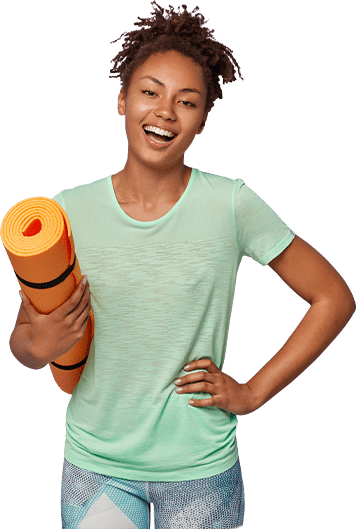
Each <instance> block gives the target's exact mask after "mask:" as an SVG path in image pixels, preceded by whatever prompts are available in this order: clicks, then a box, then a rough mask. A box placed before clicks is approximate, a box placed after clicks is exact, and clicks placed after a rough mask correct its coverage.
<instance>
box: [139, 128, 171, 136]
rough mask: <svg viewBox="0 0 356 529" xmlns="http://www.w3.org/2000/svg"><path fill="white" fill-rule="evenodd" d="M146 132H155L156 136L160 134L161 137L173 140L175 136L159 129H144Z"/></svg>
mask: <svg viewBox="0 0 356 529" xmlns="http://www.w3.org/2000/svg"><path fill="white" fill-rule="evenodd" d="M143 128H144V130H147V131H148V132H155V133H156V134H159V135H160V136H168V138H173V136H175V134H174V132H168V130H163V129H159V128H157V127H151V126H147V127H143Z"/></svg>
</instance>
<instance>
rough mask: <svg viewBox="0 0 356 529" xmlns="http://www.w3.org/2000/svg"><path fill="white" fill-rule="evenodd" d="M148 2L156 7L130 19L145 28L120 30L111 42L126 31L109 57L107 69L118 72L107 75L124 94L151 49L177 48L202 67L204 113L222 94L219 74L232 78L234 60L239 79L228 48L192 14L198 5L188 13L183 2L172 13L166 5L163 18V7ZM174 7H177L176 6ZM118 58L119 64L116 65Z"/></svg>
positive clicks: (156, 50)
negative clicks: (119, 47) (110, 64)
mask: <svg viewBox="0 0 356 529" xmlns="http://www.w3.org/2000/svg"><path fill="white" fill-rule="evenodd" d="M151 4H152V5H153V4H156V6H157V8H158V9H155V7H154V11H152V13H151V14H154V16H153V17H152V18H146V19H145V18H141V17H138V18H139V20H140V21H141V22H135V23H134V25H135V26H147V27H146V28H145V27H142V28H141V29H139V30H134V31H131V32H129V33H126V32H125V33H122V35H120V37H119V38H118V39H116V40H114V41H112V42H111V44H113V43H114V42H117V41H118V40H120V39H121V37H122V36H123V35H126V38H125V43H124V44H123V46H122V48H123V49H122V51H121V52H119V53H118V54H117V55H116V57H115V58H114V59H112V60H111V62H114V67H113V68H112V69H111V70H110V73H118V75H109V77H120V78H121V85H122V91H123V94H124V96H125V97H126V95H127V91H128V88H129V85H130V80H131V77H132V74H133V72H134V70H135V69H136V68H137V67H138V66H139V65H140V64H142V63H143V62H145V60H146V59H148V57H149V56H150V55H152V54H154V53H159V52H161V53H163V52H165V51H171V50H174V51H177V52H179V53H181V54H182V55H185V56H186V57H190V58H192V59H193V60H194V62H195V63H196V64H198V65H200V66H201V67H202V68H203V77H204V82H205V84H206V87H207V100H206V104H205V111H204V114H206V115H207V114H208V113H209V112H210V110H211V109H212V108H213V106H214V101H215V100H216V99H217V98H219V99H222V97H223V96H222V91H221V88H220V84H219V76H221V77H222V79H223V83H224V84H225V83H230V82H232V81H235V80H236V77H235V72H236V69H235V67H234V64H235V65H236V66H237V69H238V73H239V77H240V78H241V79H242V80H243V78H242V77H241V73H240V67H239V65H238V64H237V62H236V60H235V58H234V57H233V55H232V50H230V48H228V47H227V46H224V45H223V44H221V43H220V42H217V41H216V40H215V39H214V37H212V33H213V32H214V30H209V29H207V28H203V27H202V26H203V24H205V23H206V21H205V18H204V16H203V15H202V14H201V13H197V14H196V15H195V16H192V15H193V13H195V11H196V10H197V9H199V7H198V6H197V7H196V8H195V9H194V10H193V11H192V12H191V13H189V12H188V11H187V6H186V5H184V4H183V5H182V7H183V8H184V11H183V12H182V13H180V12H179V13H176V12H175V11H174V9H173V7H172V6H171V5H170V6H169V7H170V10H168V9H166V12H167V14H168V17H166V18H165V17H164V11H165V10H164V9H163V8H162V7H160V6H159V5H158V4H157V2H155V1H153V2H151ZM178 9H179V10H180V7H179V8H178ZM119 62H120V63H121V64H120V65H119V66H118V63H119Z"/></svg>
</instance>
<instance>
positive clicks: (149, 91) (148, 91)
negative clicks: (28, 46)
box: [142, 90, 195, 107]
mask: <svg viewBox="0 0 356 529" xmlns="http://www.w3.org/2000/svg"><path fill="white" fill-rule="evenodd" d="M142 93H143V94H147V95H149V96H151V95H154V96H155V95H156V94H155V93H154V92H152V90H142ZM182 103H184V106H185V107H188V106H189V107H195V105H194V103H191V102H190V101H182ZM185 103H187V104H185Z"/></svg>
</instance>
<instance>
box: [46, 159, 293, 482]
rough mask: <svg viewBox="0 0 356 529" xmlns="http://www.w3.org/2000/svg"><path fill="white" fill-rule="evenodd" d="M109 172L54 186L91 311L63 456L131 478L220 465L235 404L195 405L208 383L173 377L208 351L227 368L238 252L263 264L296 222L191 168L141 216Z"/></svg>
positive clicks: (227, 455)
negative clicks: (189, 389) (154, 210)
mask: <svg viewBox="0 0 356 529" xmlns="http://www.w3.org/2000/svg"><path fill="white" fill-rule="evenodd" d="M111 176H112V175H110V176H109V177H105V178H102V179H100V180H97V181H95V182H92V183H90V184H86V185H80V186H77V187H74V188H73V189H65V190H63V191H62V192H61V193H59V194H58V195H56V196H55V197H53V199H54V200H56V201H57V202H58V203H59V204H60V205H61V206H62V207H63V209H64V210H65V212H66V213H67V215H68V218H69V221H70V224H71V228H72V233H73V238H74V244H75V250H76V255H77V258H78V261H79V265H80V268H81V271H82V274H86V275H87V276H88V280H89V286H90V294H91V303H92V308H93V312H94V317H95V335H94V338H93V341H92V343H91V347H90V351H89V356H88V359H87V362H86V365H85V368H84V371H83V373H82V376H81V378H80V381H79V382H78V384H77V386H76V387H75V389H74V392H73V394H72V396H71V399H70V402H69V404H68V408H67V413H66V440H65V448H64V457H65V458H66V459H67V460H68V461H69V462H70V463H73V464H74V465H76V466H78V467H81V468H83V469H86V470H91V471H94V472H97V473H100V474H105V475H108V476H114V477H117V478H123V479H130V480H141V481H185V480H191V479H201V478H206V477H210V476H214V475H216V474H220V473H221V472H225V471H226V470H228V469H229V468H231V467H232V466H233V465H234V464H235V462H236V461H237V458H238V448H237V442H236V425H237V418H236V415H235V414H232V413H229V412H227V411H225V410H222V409H221V408H217V407H203V408H195V407H194V406H191V405H190V404H188V400H189V399H191V398H194V399H206V398H210V397H211V394H210V393H185V394H183V395H179V394H177V393H176V391H175V390H176V385H175V384H174V381H175V379H176V378H179V377H181V376H184V375H186V374H187V372H185V371H184V369H183V367H184V366H185V365H186V364H188V363H189V362H191V361H193V360H198V359H200V358H203V357H205V358H211V360H212V361H213V362H214V363H215V364H216V365H217V366H218V367H219V369H221V370H223V363H224V358H225V350H226V343H227V337H228V330H229V324H230V316H231V309H232V303H233V299H234V292H235V282H236V273H237V270H238V267H239V265H240V262H241V259H242V257H243V256H244V255H246V256H249V257H251V258H252V259H254V260H255V261H257V262H259V263H260V264H261V265H263V266H265V265H266V264H268V263H269V262H270V261H271V260H272V259H274V258H275V257H276V256H277V255H278V254H280V253H281V252H282V251H283V250H284V249H285V248H286V247H287V246H288V245H289V244H290V243H291V241H292V240H293V238H294V235H295V234H294V233H293V232H292V231H291V230H290V229H289V228H288V227H287V226H286V224H285V223H284V222H283V221H282V220H281V219H280V218H279V217H278V216H277V214H276V213H275V212H274V211H273V210H272V209H271V208H270V207H269V206H268V205H267V204H266V203H265V202H264V201H263V200H262V199H261V198H259V196H258V195H256V194H255V193H254V192H253V191H252V190H251V189H250V188H249V187H247V185H245V183H244V181H243V180H241V179H237V180H233V179H230V178H227V177H223V176H218V175H214V174H210V173H206V172H202V171H199V170H198V169H194V168H193V169H192V173H191V176H190V180H189V183H188V186H187V187H186V189H185V191H184V193H183V195H182V196H181V197H180V199H179V200H178V202H177V203H176V204H175V205H174V206H173V208H172V209H171V210H170V211H169V212H168V213H167V214H166V215H164V216H163V217H161V218H159V219H156V220H153V221H149V222H143V221H138V220H135V219H133V218H131V217H130V216H129V215H127V214H126V213H125V212H124V211H123V210H122V208H121V207H120V205H119V203H118V201H117V199H116V196H115V192H114V188H113V184H112V179H111ZM236 302H237V303H238V296H237V301H236ZM197 371H199V370H194V371H190V373H196V372H197Z"/></svg>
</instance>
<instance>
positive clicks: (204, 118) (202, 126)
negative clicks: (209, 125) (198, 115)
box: [197, 114, 208, 134]
mask: <svg viewBox="0 0 356 529" xmlns="http://www.w3.org/2000/svg"><path fill="white" fill-rule="evenodd" d="M207 117H208V115H207V114H206V115H205V116H204V117H203V121H202V122H201V125H200V127H199V128H198V132H197V134H201V133H202V132H203V130H204V127H205V122H206V119H207Z"/></svg>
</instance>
